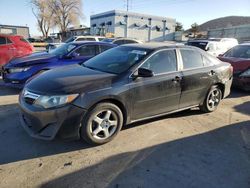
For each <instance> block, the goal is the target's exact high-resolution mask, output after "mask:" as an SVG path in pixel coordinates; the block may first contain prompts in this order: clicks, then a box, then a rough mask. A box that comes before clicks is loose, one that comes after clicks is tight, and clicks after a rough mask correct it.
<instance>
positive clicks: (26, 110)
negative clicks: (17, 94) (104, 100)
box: [19, 99, 86, 140]
mask: <svg viewBox="0 0 250 188" xmlns="http://www.w3.org/2000/svg"><path fill="white" fill-rule="evenodd" d="M19 106H20V120H21V124H22V126H23V128H24V129H25V130H26V132H27V133H28V134H29V135H30V136H32V137H34V138H38V139H42V140H53V139H54V138H55V137H56V136H57V135H58V136H60V137H61V138H64V139H77V138H79V129H80V125H81V121H82V117H83V116H84V114H85V112H86V110H85V109H82V108H80V107H77V106H74V105H71V104H68V105H66V106H63V107H60V108H55V109H41V108H38V107H34V106H33V105H30V104H27V103H26V102H25V101H23V100H22V99H19Z"/></svg>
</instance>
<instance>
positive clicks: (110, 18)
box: [90, 10, 176, 41]
mask: <svg viewBox="0 0 250 188" xmlns="http://www.w3.org/2000/svg"><path fill="white" fill-rule="evenodd" d="M175 24H176V21H175V19H173V18H167V17H159V16H152V15H147V14H139V13H133V12H127V11H120V10H112V11H108V12H104V13H100V14H95V15H92V16H91V17H90V27H91V28H90V32H91V34H92V35H105V34H106V33H113V34H114V36H115V37H129V38H135V39H138V40H142V41H164V40H173V38H174V31H175Z"/></svg>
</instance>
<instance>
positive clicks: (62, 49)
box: [49, 43, 76, 56]
mask: <svg viewBox="0 0 250 188" xmlns="http://www.w3.org/2000/svg"><path fill="white" fill-rule="evenodd" d="M75 47H76V45H75V44H69V43H66V44H63V45H61V46H59V47H58V48H56V49H53V50H50V51H49V53H50V54H53V55H58V56H63V55H66V54H68V53H69V52H71V51H72V50H73V49H75Z"/></svg>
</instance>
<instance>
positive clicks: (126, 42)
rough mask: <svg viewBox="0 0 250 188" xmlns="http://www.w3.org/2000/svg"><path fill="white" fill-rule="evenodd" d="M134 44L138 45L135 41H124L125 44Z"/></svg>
mask: <svg viewBox="0 0 250 188" xmlns="http://www.w3.org/2000/svg"><path fill="white" fill-rule="evenodd" d="M133 43H137V42H136V41H134V40H124V44H133Z"/></svg>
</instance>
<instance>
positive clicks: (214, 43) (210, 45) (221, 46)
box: [187, 38, 238, 57]
mask: <svg viewBox="0 0 250 188" xmlns="http://www.w3.org/2000/svg"><path fill="white" fill-rule="evenodd" d="M187 45H190V46H196V47H198V48H201V49H203V50H205V51H207V52H208V53H209V54H211V55H213V56H216V57H217V56H219V55H220V54H224V53H225V52H226V51H228V50H229V49H231V48H232V47H234V46H236V45H238V41H237V39H234V38H209V39H205V40H200V39H195V40H190V41H188V43H187Z"/></svg>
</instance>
